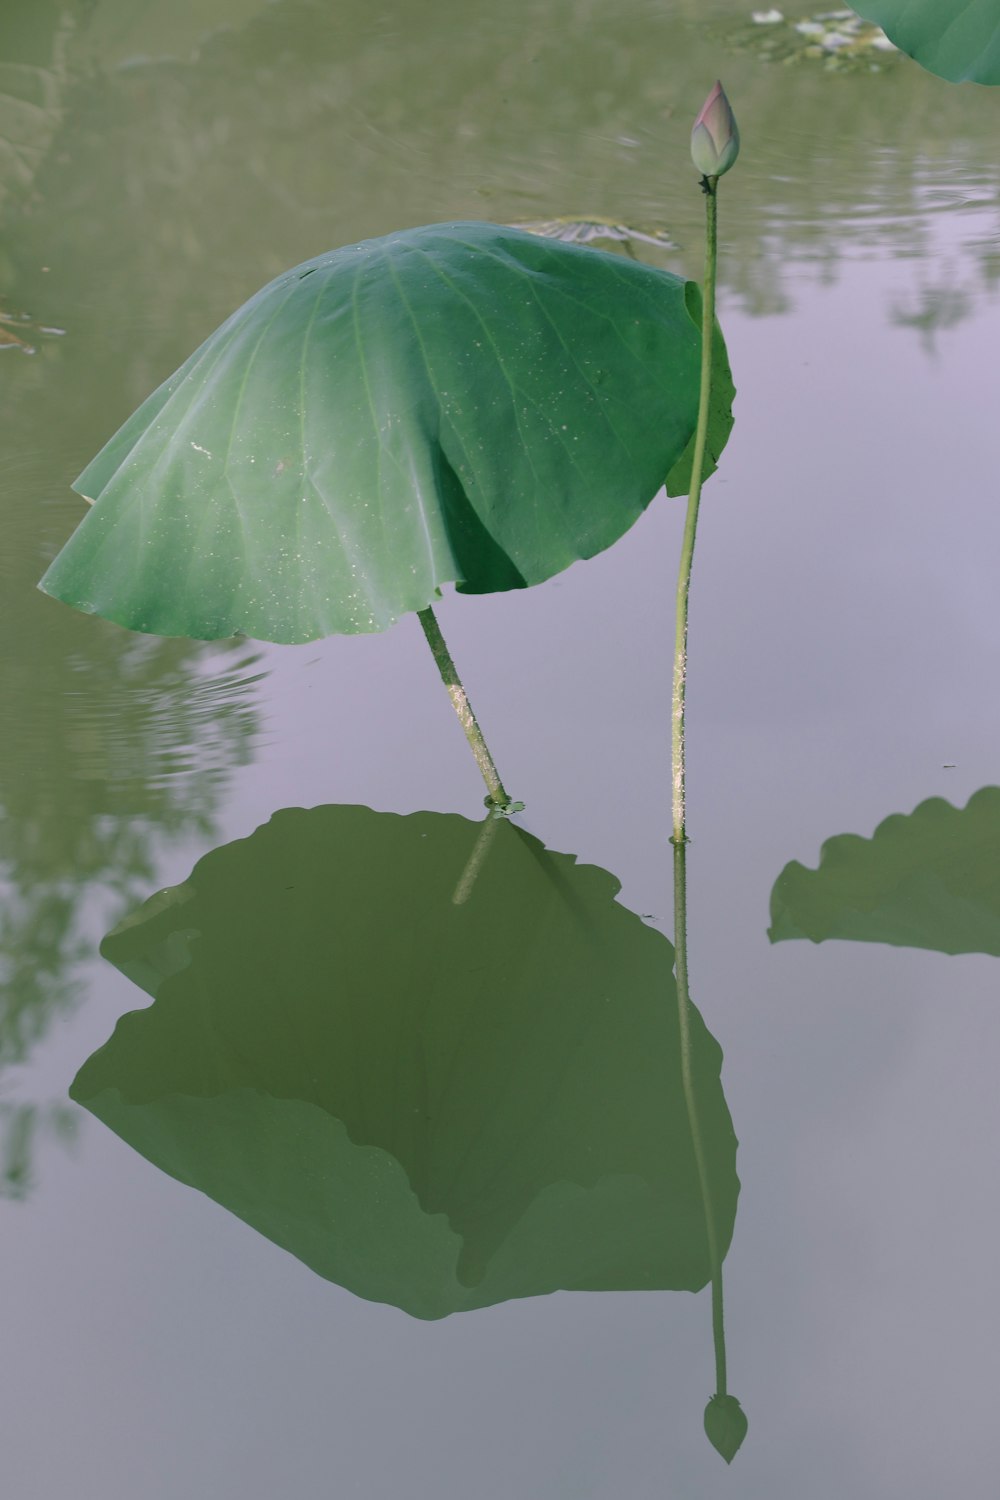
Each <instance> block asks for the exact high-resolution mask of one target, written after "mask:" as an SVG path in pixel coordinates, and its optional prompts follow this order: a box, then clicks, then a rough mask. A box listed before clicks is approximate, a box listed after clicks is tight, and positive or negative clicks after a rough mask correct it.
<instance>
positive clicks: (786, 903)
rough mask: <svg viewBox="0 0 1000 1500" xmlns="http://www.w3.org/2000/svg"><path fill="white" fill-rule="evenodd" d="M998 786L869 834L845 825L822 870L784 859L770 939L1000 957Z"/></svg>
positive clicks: (936, 800) (829, 845)
mask: <svg viewBox="0 0 1000 1500" xmlns="http://www.w3.org/2000/svg"><path fill="white" fill-rule="evenodd" d="M998 850H1000V787H993V786H987V787H983V788H982V790H981V791H978V792H977V793H976V794H975V796H974V797H972V798H970V800H969V803H968V805H967V806H966V807H964V808H956V807H952V805H951V804H950V803H949V802H945V801H944V800H943V799H942V798H940V797H932V798H931V799H930V800H929V801H928V802H922V803H921V804H920V806H919V807H918V808H916V810H915V811H914V812H912V813H910V814H909V815H908V816H905V815H903V814H902V813H896V814H894V815H893V816H892V817H889V818H886V820H885V822H884V823H880V824H879V826H878V827H877V828H876V830H875V833H874V834H873V836H872V837H871V838H870V839H863V838H859V837H858V836H857V835H855V834H851V833H844V834H840V835H838V836H837V837H836V838H832V839H828V840H827V842H826V843H825V844H824V845H823V850H822V854H821V858H820V863H819V868H818V869H815V870H809V869H806V868H805V867H804V866H803V865H800V864H799V863H798V862H797V861H793V862H792V863H791V864H789V865H786V867H785V869H784V870H782V872H781V874H780V875H779V876H778V879H777V881H776V882H775V886H774V889H773V891H772V892H771V929H770V937H771V941H772V942H780V941H782V939H784V938H803V937H804V938H809V939H810V940H811V941H812V942H814V943H821V942H823V941H824V940H825V939H826V938H846V939H850V940H853V941H855V942H866V943H891V944H893V945H894V946H896V947H900V948H934V949H937V950H938V951H939V952H941V953H994V954H996V955H997V956H998V957H1000V858H998V855H997V851H998Z"/></svg>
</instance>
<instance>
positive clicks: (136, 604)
mask: <svg viewBox="0 0 1000 1500" xmlns="http://www.w3.org/2000/svg"><path fill="white" fill-rule="evenodd" d="M699 317H700V294H699V292H698V288H697V286H696V285H695V284H694V283H691V282H685V281H684V280H683V279H681V278H679V277H677V276H673V275H670V274H668V273H667V272H665V271H660V270H656V269H655V268H653V267H650V266H644V265H640V264H637V263H634V262H631V261H628V260H626V259H624V258H623V257H621V256H616V255H612V254H608V253H605V252H603V251H598V250H592V249H586V248H583V247H580V246H576V245H566V244H561V243H558V242H554V241H550V240H545V239H542V238H540V237H539V236H537V235H532V234H525V233H522V232H520V231H518V230H513V229H506V228H502V227H500V226H498V225H490V224H475V223H471V224H445V225H432V226H431V227H429V228H424V229H415V230H409V231H406V232H405V233H400V234H394V235H389V236H387V237H386V238H384V239H379V240H369V241H365V242H363V243H361V244H359V245H351V246H348V247H346V248H345V249H341V250H335V251H333V252H331V253H330V254H327V255H321V256H318V257H317V258H316V259H315V260H311V261H307V262H305V264H303V265H301V266H298V267H296V268H295V270H293V271H289V272H287V273H286V274H285V275H283V276H279V277H278V278H277V279H276V280H275V281H272V282H271V283H270V284H269V285H268V286H266V287H264V288H263V290H262V291H260V292H258V293H257V295H256V296H255V297H252V298H251V299H250V301H249V302H247V303H246V304H245V305H244V306H243V307H241V308H240V309H239V311H238V312H236V313H234V314H233V316H232V317H231V318H230V319H229V320H228V321H227V322H226V323H224V324H223V325H222V327H221V328H219V329H218V330H217V331H216V332H215V333H214V334H212V335H211V337H210V338H208V339H207V340H206V342H205V343H204V344H203V345H202V346H201V348H200V349H198V350H197V351H196V352H195V353H194V354H193V355H192V356H191V358H190V359H189V360H188V361H187V362H186V363H185V364H184V365H182V366H181V368H180V369H179V370H178V371H177V373H176V374H175V375H173V376H171V378H170V379H169V380H167V381H166V383H165V384H164V385H162V386H160V388H159V390H157V391H155V392H154V393H153V395H151V396H150V397H149V398H148V400H147V401H146V402H145V403H144V405H143V406H141V407H140V408H139V410H138V411H137V412H136V413H135V414H134V415H133V416H132V417H131V418H130V420H129V421H128V422H126V424H125V426H124V427H123V428H122V429H121V430H120V432H119V433H118V434H117V435H116V436H115V437H114V438H112V440H111V442H110V443H108V445H107V446H106V447H105V448H104V449H103V451H102V452H101V453H100V454H99V455H98V457H97V458H96V459H95V460H94V461H93V463H91V464H90V465H89V467H88V468H87V469H86V470H85V471H84V472H83V474H82V475H81V476H80V478H79V479H78V480H77V482H76V488H77V489H79V490H80V491H81V493H82V494H84V495H85V496H86V497H88V498H89V499H91V500H93V501H94V502H95V503H94V506H93V510H92V511H91V512H90V513H89V514H88V515H87V517H86V518H85V519H84V521H83V522H82V524H81V525H80V526H79V528H78V529H77V531H76V532H75V533H74V535H73V536H72V537H71V538H70V540H69V542H68V543H67V545H66V546H65V547H64V548H63V550H62V552H61V553H60V554H59V556H58V557H57V558H56V560H55V562H54V563H53V564H52V566H51V567H50V568H49V570H48V572H47V573H46V575H45V577H44V579H43V580H42V584H41V587H42V588H43V589H44V590H45V591H46V592H48V593H50V594H52V595H54V596H55V597H56V598H58V599H61V600H63V601H64V602H65V603H67V604H71V605H74V606H75V607H76V608H78V609H82V610H86V611H89V612H91V613H94V614H99V615H103V616H105V617H106V618H107V619H110V620H115V621H117V622H118V623H119V624H121V625H127V626H128V627H130V628H131V629H133V630H142V631H148V632H151V633H153V634H157V635H185V636H193V637H196V638H200V639H214V638H217V637H222V636H230V635H233V634H236V633H242V634H245V635H248V636H253V637H255V638H258V639H262V640H271V641H289V642H291V641H307V640H313V639H316V638H317V637H320V636H325V635H330V634H335V633H341V632H344V633H356V632H360V631H372V630H383V629H385V628H386V627H387V626H389V625H391V624H392V623H393V621H394V620H396V619H397V618H398V617H399V616H400V615H402V614H404V613H406V612H408V611H410V610H420V609H423V608H425V607H426V606H427V605H428V604H430V603H432V602H433V600H434V599H435V598H436V597H437V596H438V593H439V591H440V588H441V586H442V585H443V584H445V583H448V582H451V581H454V582H457V584H458V586H459V588H460V589H462V590H465V591H467V592H470V593H487V592H491V591H494V590H499V589H511V588H519V587H524V586H526V585H529V584H535V583H540V582H542V581H543V580H544V579H546V578H549V577H551V576H552V575H553V574H555V573H558V572H559V571H560V570H561V569H563V568H565V567H567V566H568V565H569V564H570V563H572V562H574V561H575V560H577V559H578V558H584V557H591V556H593V555H594V554H595V553H597V552H600V551H601V550H602V549H603V548H605V547H608V546H610V545H611V543H613V542H615V541H616V540H617V539H618V538H619V537H620V536H621V535H622V534H623V533H624V532H625V531H627V530H628V528H629V527H630V526H631V525H632V524H633V522H634V521H635V520H636V519H637V518H638V516H639V515H641V513H642V511H643V509H644V508H645V506H646V505H648V503H649V501H650V500H651V499H652V498H653V496H654V494H655V493H656V492H657V490H658V489H659V487H660V486H661V485H662V484H663V483H664V480H665V479H668V477H669V484H668V488H669V489H670V491H671V493H680V492H683V491H684V490H685V489H686V488H687V484H688V480H689V477H690V469H691V449H692V448H693V434H694V428H695V423H696V418H697V408H698V386H699V363H700V344H701V335H700V330H699V326H698V319H699ZM714 355H715V366H716V372H715V382H714V392H713V394H714V404H713V411H712V423H711V428H710V432H709V444H708V459H707V463H706V472H710V471H711V469H712V468H713V467H714V461H715V459H716V458H717V457H718V454H719V452H720V451H721V448H722V446H723V445H724V443H725V441H726V438H727V437H728V434H729V430H730V427H731V425H732V417H731V412H730V407H731V402H732V394H733V390H732V382H731V379H730V376H729V371H728V366H727V364H726V357H725V348H724V345H723V343H722V338H721V334H717V335H716V341H715V350H714Z"/></svg>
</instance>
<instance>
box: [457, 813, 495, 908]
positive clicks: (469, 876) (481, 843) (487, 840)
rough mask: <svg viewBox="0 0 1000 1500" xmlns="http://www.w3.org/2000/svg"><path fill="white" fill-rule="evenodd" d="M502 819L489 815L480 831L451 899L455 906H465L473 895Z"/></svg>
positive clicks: (492, 814) (493, 814)
mask: <svg viewBox="0 0 1000 1500" xmlns="http://www.w3.org/2000/svg"><path fill="white" fill-rule="evenodd" d="M500 823H501V819H500V818H498V817H497V815H496V813H488V814H487V817H486V821H485V823H484V824H483V826H482V828H480V830H479V837H478V838H477V839H476V842H475V845H474V846H473V850H472V853H471V854H470V855H469V858H468V860H467V862H466V866H465V869H464V870H463V871H462V873H461V875H460V876H459V878H458V885H456V887H455V894H454V895H453V896H452V898H451V904H452V905H453V906H464V905H465V903H466V901H468V899H469V897H470V896H471V895H472V888H473V886H474V885H475V883H476V881H477V879H478V878H479V872H480V870H481V869H482V868H483V864H484V863H485V860H486V856H487V854H488V853H489V852H490V845H491V844H492V842H493V840H494V838H495V837H496V831H497V829H498V828H499V827H500Z"/></svg>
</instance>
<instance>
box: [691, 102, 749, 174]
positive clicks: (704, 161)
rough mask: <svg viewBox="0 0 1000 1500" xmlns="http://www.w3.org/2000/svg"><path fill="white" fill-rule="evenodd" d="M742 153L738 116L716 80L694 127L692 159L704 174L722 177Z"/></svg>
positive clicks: (692, 133)
mask: <svg viewBox="0 0 1000 1500" xmlns="http://www.w3.org/2000/svg"><path fill="white" fill-rule="evenodd" d="M739 154H740V132H739V130H738V128H737V125H736V116H735V115H734V114H733V111H732V106H731V105H730V103H729V100H728V99H727V98H726V91H725V89H724V88H723V87H722V84H721V83H717V84H716V85H715V87H714V88H713V89H712V92H711V93H710V94H709V96H708V98H707V99H706V100H705V102H704V104H703V105H702V107H701V114H700V115H699V116H698V118H697V120H695V122H694V128H693V129H692V131H691V160H692V161H693V162H694V164H695V166H696V167H697V168H698V171H699V172H701V173H703V174H704V176H705V177H721V176H722V174H723V172H728V171H729V168H730V167H731V166H732V165H733V162H734V161H735V160H736V158H737V157H738V156H739Z"/></svg>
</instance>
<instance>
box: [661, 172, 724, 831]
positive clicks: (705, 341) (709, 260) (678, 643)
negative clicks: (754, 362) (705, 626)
mask: <svg viewBox="0 0 1000 1500" xmlns="http://www.w3.org/2000/svg"><path fill="white" fill-rule="evenodd" d="M718 183H719V179H718V177H703V178H702V179H701V187H702V191H703V193H704V194H705V215H706V225H705V285H704V288H703V291H702V304H701V387H700V391H699V397H698V425H697V428H696V429H695V439H694V460H693V463H692V466H691V489H690V492H689V494H688V507H687V517H686V519H685V522H684V540H683V542H682V544H681V562H680V571H679V573H678V576H677V624H676V630H675V637H674V639H675V646H674V696H673V709H672V714H671V772H672V784H673V820H674V833H673V843H674V844H675V845H676V844H683V843H685V842H686V841H687V827H686V808H685V803H684V694H685V689H686V685H687V637H688V595H689V593H690V590H691V562H692V559H693V557H694V539H695V533H696V531H697V529H698V503H699V501H700V500H701V480H702V470H703V469H704V467H705V444H706V440H707V437H708V412H709V402H710V399H711V395H712V336H713V334H714V331H715V265H716V254H717V249H716V247H717V206H718V205H717V188H718Z"/></svg>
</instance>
